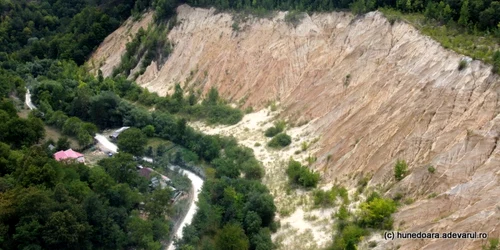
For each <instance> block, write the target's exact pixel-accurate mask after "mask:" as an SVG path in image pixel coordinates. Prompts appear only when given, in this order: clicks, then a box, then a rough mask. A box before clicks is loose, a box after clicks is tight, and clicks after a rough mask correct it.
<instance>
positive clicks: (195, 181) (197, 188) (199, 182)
mask: <svg viewBox="0 0 500 250" xmlns="http://www.w3.org/2000/svg"><path fill="white" fill-rule="evenodd" d="M25 103H26V105H27V106H28V108H29V109H31V110H33V109H36V107H35V105H34V104H33V103H32V102H31V93H30V90H29V89H27V88H26V98H25ZM94 138H95V139H96V140H97V141H99V142H100V143H101V144H102V145H103V146H104V147H105V148H106V149H108V150H109V151H110V152H112V153H117V152H118V147H117V146H116V145H115V144H114V143H112V142H110V141H109V140H108V138H107V137H106V136H104V135H102V134H96V135H95V137H94ZM143 159H144V160H145V161H148V162H152V161H153V159H151V158H148V157H144V158H143ZM169 168H170V169H175V168H179V167H177V166H169ZM179 169H180V171H181V173H182V174H185V175H186V176H187V177H188V178H189V180H191V183H192V185H193V189H194V196H193V199H191V202H190V204H189V209H188V212H187V213H186V216H184V219H183V220H182V222H181V224H180V226H179V227H178V228H177V231H176V232H175V236H174V237H175V238H177V239H180V238H182V229H183V228H184V227H185V226H186V225H189V224H191V222H192V221H193V218H194V215H195V214H196V210H198V206H197V205H196V202H197V201H198V195H199V194H200V192H201V188H202V187H203V182H204V181H203V179H201V178H200V177H199V176H197V175H196V174H194V173H193V172H191V171H189V170H185V169H181V168H179ZM167 249H168V250H174V249H175V246H174V244H173V242H170V245H169V246H168V248H167Z"/></svg>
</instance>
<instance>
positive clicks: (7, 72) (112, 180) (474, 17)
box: [0, 0, 500, 250]
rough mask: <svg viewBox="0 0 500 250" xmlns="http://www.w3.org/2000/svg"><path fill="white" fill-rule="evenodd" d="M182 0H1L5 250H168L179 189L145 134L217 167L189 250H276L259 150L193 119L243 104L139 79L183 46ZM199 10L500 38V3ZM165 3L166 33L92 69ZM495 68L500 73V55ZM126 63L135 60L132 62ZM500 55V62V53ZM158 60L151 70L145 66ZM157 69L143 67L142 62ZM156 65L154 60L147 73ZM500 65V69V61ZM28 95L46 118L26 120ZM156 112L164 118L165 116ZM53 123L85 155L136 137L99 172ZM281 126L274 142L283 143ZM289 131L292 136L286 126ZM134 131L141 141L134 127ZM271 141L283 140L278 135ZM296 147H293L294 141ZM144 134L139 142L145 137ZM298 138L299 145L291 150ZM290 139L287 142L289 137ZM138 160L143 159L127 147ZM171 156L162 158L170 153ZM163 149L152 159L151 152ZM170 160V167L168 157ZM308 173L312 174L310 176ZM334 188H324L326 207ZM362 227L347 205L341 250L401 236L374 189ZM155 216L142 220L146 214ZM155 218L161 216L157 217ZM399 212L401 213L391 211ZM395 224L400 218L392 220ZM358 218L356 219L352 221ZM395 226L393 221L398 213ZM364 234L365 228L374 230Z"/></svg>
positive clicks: (0, 216) (161, 16)
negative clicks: (178, 18)
mask: <svg viewBox="0 0 500 250" xmlns="http://www.w3.org/2000/svg"><path fill="white" fill-rule="evenodd" d="M181 3H183V2H181V1H176V0H72V1H64V0H40V1H30V0H15V1H14V0H0V18H1V20H2V22H1V24H0V48H1V49H0V65H1V67H0V98H1V99H2V100H1V102H0V116H1V117H2V119H0V139H1V140H0V141H1V143H0V248H1V249H18V248H22V249H69V248H76V249H161V247H162V243H163V242H164V241H165V240H167V239H168V236H169V233H171V226H172V225H171V223H172V221H171V220H170V219H169V216H172V213H173V211H172V207H171V205H170V203H169V200H170V195H171V192H170V190H169V189H164V190H151V189H149V188H148V183H147V180H146V179H144V178H142V177H140V176H138V175H137V174H136V173H135V167H136V166H135V165H136V164H135V162H134V160H133V159H134V158H133V155H132V154H129V153H133V154H134V155H142V154H148V153H147V152H146V150H145V148H144V147H142V148H141V147H137V145H138V144H139V145H140V144H141V142H142V141H144V138H145V137H150V138H151V137H156V138H161V139H163V140H168V141H170V142H173V143H175V144H176V145H178V146H179V147H181V148H182V152H183V153H182V154H180V153H179V154H176V155H175V157H173V159H169V160H171V161H174V162H175V163H177V164H178V165H186V166H187V165H200V166H203V170H204V175H205V178H206V182H205V185H204V187H203V190H202V193H201V194H200V197H199V203H198V206H199V210H198V212H197V214H196V216H195V218H194V221H193V223H192V224H191V225H189V226H188V227H186V228H185V229H184V238H183V239H180V240H179V241H178V242H176V245H177V246H178V248H179V249H184V250H188V249H252V250H253V249H259V250H263V249H273V248H275V246H274V244H273V243H272V241H271V232H272V231H275V230H277V227H278V223H277V222H276V221H275V213H276V207H275V205H274V201H273V197H272V196H271V195H270V193H269V190H268V189H267V188H266V187H265V186H264V185H263V184H262V183H261V182H260V180H261V178H262V177H263V176H264V169H263V167H262V166H261V164H260V163H259V162H258V161H257V160H256V159H255V156H254V154H253V152H252V150H250V149H248V148H245V147H241V146H239V145H238V143H237V142H236V140H235V139H234V138H228V137H222V136H212V135H204V134H202V133H200V132H197V131H195V130H194V129H193V128H191V127H190V126H189V125H188V121H193V120H203V121H205V122H207V123H209V124H235V123H237V122H239V121H240V120H241V119H242V117H243V112H242V111H241V110H239V109H236V108H232V107H231V106H229V105H228V104H227V102H226V101H225V100H223V99H222V98H221V97H220V96H219V93H218V92H217V90H216V89H211V90H210V91H209V92H208V93H207V94H206V95H202V94H201V93H199V92H195V91H193V90H188V89H184V88H183V87H182V84H181V83H178V84H176V85H175V88H174V91H173V93H172V94H171V95H166V96H159V95H158V94H156V93H151V92H149V91H148V90H147V89H143V88H141V87H139V86H138V85H137V84H135V83H134V82H133V81H131V80H128V79H127V76H128V73H130V70H131V68H132V67H135V66H137V65H138V63H139V60H138V58H139V59H140V58H141V56H138V54H141V55H142V56H144V58H146V62H148V61H149V62H150V61H151V60H165V59H166V58H167V57H168V55H169V53H170V50H171V49H172V47H171V46H172V45H171V44H170V43H169V42H168V41H166V40H162V39H161V37H164V35H165V32H168V30H169V28H171V27H170V25H174V24H175V22H173V21H172V22H169V20H174V19H175V7H176V6H177V5H178V4H181ZM187 3H188V4H191V5H194V6H215V7H217V8H219V9H221V10H248V9H251V10H253V11H268V10H296V11H330V10H339V9H340V10H342V9H347V8H351V9H352V10H353V11H355V12H357V13H363V12H367V11H370V10H374V9H376V8H378V7H391V8H395V9H398V10H400V11H402V12H419V13H424V14H425V16H426V17H427V18H429V19H433V20H436V21H439V22H441V23H443V24H448V23H450V22H454V23H457V24H458V25H460V26H462V27H464V28H465V29H467V30H476V29H477V30H480V31H482V32H489V33H491V34H495V35H496V36H500V32H499V29H500V27H499V25H500V15H498V14H497V13H498V12H499V11H500V3H499V2H498V1H488V0H486V1H483V0H463V1H454V0H445V1H439V2H437V1H433V0H428V1H421V0H413V1H412V0H408V1H401V0H395V1H382V0H356V1H351V0H341V1H333V0H326V1H325V0H318V1H304V0H288V1H272V0H262V1H261V0H256V1H239V0H217V1H209V0H188V1H187ZM147 9H154V10H155V11H156V12H155V20H156V23H157V25H158V27H161V28H158V29H156V30H143V31H141V33H140V34H139V35H138V36H137V37H136V38H135V39H134V40H133V41H132V42H131V43H130V44H128V45H127V53H128V54H125V55H124V57H123V58H125V60H123V61H122V64H121V65H120V67H118V68H116V69H115V72H113V76H112V77H108V78H104V77H103V76H102V73H101V72H99V73H98V75H97V76H94V75H91V74H89V73H88V70H87V69H86V68H85V67H84V66H83V64H84V63H85V61H86V60H87V59H88V58H89V56H90V54H91V53H92V51H94V50H95V48H96V47H97V46H98V45H99V44H100V43H101V42H102V41H103V39H104V38H105V37H106V36H107V35H108V34H109V33H111V32H112V31H114V30H115V29H116V28H117V27H119V25H120V24H122V23H123V22H124V20H126V19H127V18H128V17H130V16H133V17H134V18H139V16H140V13H142V12H143V11H145V10H147ZM495 55H496V56H495V57H494V60H495V61H494V62H495V63H496V60H498V65H500V53H499V52H497V54H495ZM123 58H122V59H123ZM495 58H496V59H495ZM143 64H144V62H143ZM142 66H143V65H142ZM143 67H144V66H143ZM499 67H500V66H499ZM26 88H28V89H30V90H31V92H32V94H33V102H34V103H35V104H36V105H37V107H38V110H36V111H33V112H31V113H30V114H29V115H28V117H27V118H21V117H19V116H18V111H19V103H22V102H23V101H24V98H25V94H26ZM151 110H154V111H151ZM44 126H50V127H53V128H56V129H58V130H59V131H60V132H61V133H62V134H64V135H66V136H70V137H72V138H75V139H76V141H77V143H78V146H79V147H80V149H86V148H88V147H91V146H92V145H93V143H94V141H93V138H94V136H95V134H96V133H97V132H98V131H99V130H102V129H108V128H115V127H120V126H130V127H134V129H133V130H131V131H130V132H128V134H130V138H133V139H132V140H131V141H123V140H121V141H120V142H119V144H120V146H121V147H123V148H126V149H125V150H124V152H121V153H119V154H117V155H115V156H113V157H112V158H109V159H105V160H103V161H100V162H99V163H98V164H97V165H96V166H94V167H92V168H89V167H87V166H85V165H82V164H77V163H71V164H63V163H60V162H57V161H55V160H54V159H53V158H52V153H53V152H51V151H49V150H48V149H47V143H44V137H45V131H44ZM279 130H280V129H279V128H278V126H277V127H276V131H270V132H269V135H271V134H272V135H275V134H278V135H281V134H279V133H280V132H281V131H279ZM281 130H282V129H281ZM126 134H127V133H126ZM272 135H271V136H272ZM278 135H276V136H277V137H276V138H278V139H279V138H283V139H284V140H281V141H284V142H283V143H284V144H286V142H287V141H290V139H289V138H286V137H285V135H286V134H283V135H281V136H278ZM135 139H137V140H135ZM288 143H289V142H288ZM278 144H280V143H278ZM127 152H129V153H127ZM159 152H160V151H158V152H157V153H156V156H157V157H160V156H162V155H161V154H160V153H159ZM149 154H151V153H149ZM165 164H167V163H165ZM288 172H289V173H288V174H289V175H290V178H291V179H294V181H295V182H297V184H298V185H302V186H315V185H316V183H317V181H318V180H317V179H318V177H317V176H316V175H314V173H309V172H307V171H305V169H304V167H302V166H300V164H296V163H293V162H291V167H290V169H289V171H288ZM304 176H305V177H308V178H305V177H304ZM309 179H311V180H309ZM326 196H328V195H327V194H318V197H320V198H321V197H323V198H321V199H319V201H318V204H319V203H328V202H327V201H324V200H325V199H326V198H324V197H326ZM372 196H373V197H371V198H370V199H369V200H368V201H367V202H366V204H365V205H364V207H363V209H364V210H363V211H365V213H364V214H361V215H360V216H358V217H359V218H360V219H359V220H358V221H357V224H359V225H354V224H353V223H352V215H350V214H348V213H347V212H346V210H345V207H344V209H343V210H342V209H341V210H340V211H339V213H338V214H337V215H336V216H337V217H338V218H339V219H340V220H341V221H344V222H345V223H344V224H339V225H338V229H339V234H338V237H337V240H336V241H335V242H334V246H335V247H334V248H335V249H344V248H346V247H355V244H356V243H357V241H359V239H360V237H361V236H362V235H365V234H366V230H364V228H388V227H389V226H390V225H391V221H386V220H378V219H377V218H371V217H370V216H369V215H370V212H371V210H372V209H373V208H378V207H384V211H389V212H393V211H394V210H395V205H394V204H393V203H391V202H390V201H387V200H384V199H382V198H380V197H378V196H377V195H372ZM141 213H142V215H141ZM144 214H147V218H144V216H143V215H144ZM386 217H387V216H386ZM389 217H390V216H389ZM349 218H351V219H349ZM384 218H385V217H384ZM360 228H363V229H360Z"/></svg>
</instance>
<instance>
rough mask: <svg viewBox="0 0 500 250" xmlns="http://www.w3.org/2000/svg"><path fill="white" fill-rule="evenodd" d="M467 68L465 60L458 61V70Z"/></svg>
mask: <svg viewBox="0 0 500 250" xmlns="http://www.w3.org/2000/svg"><path fill="white" fill-rule="evenodd" d="M466 67H467V61H466V60H460V62H459V63H458V70H460V71H462V70H464V69H465V68H466Z"/></svg>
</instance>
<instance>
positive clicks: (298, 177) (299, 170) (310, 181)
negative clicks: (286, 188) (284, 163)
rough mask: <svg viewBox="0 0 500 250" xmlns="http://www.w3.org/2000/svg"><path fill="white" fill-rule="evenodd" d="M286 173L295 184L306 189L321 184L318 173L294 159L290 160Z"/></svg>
mask: <svg viewBox="0 0 500 250" xmlns="http://www.w3.org/2000/svg"><path fill="white" fill-rule="evenodd" d="M286 173H287V175H288V178H290V180H291V181H292V182H293V183H295V184H298V185H300V186H303V187H305V188H310V187H316V186H317V185H318V182H319V174H318V173H315V172H313V171H311V170H309V168H307V167H305V166H302V165H301V164H300V162H297V161H294V160H293V159H290V162H289V163H288V168H287V170H286Z"/></svg>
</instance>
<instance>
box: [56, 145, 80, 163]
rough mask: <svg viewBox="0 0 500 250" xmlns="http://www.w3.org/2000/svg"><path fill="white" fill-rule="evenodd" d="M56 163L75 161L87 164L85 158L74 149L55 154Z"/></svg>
mask: <svg viewBox="0 0 500 250" xmlns="http://www.w3.org/2000/svg"><path fill="white" fill-rule="evenodd" d="M54 158H55V159H56V161H67V160H74V161H77V162H80V163H85V156H84V155H83V154H81V153H78V152H76V151H74V150H73V149H71V148H70V149H68V150H66V151H64V150H61V151H59V152H56V153H55V154H54Z"/></svg>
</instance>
